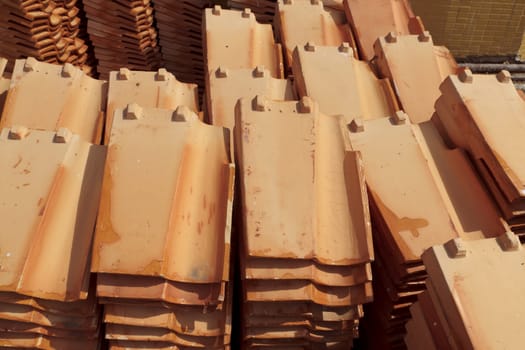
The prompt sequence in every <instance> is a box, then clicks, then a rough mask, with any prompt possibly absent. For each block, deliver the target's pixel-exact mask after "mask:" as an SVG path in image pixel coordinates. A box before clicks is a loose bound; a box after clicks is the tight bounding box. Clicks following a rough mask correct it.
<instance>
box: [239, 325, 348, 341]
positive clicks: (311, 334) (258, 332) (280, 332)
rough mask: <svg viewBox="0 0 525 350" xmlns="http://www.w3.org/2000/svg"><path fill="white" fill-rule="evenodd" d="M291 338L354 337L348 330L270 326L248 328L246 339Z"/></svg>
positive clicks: (329, 338) (314, 339)
mask: <svg viewBox="0 0 525 350" xmlns="http://www.w3.org/2000/svg"><path fill="white" fill-rule="evenodd" d="M283 338H291V339H294V340H297V339H306V340H309V341H312V342H316V341H319V340H320V339H326V341H328V342H337V341H345V340H349V339H351V338H352V333H351V332H348V331H347V330H343V331H330V332H323V331H311V330H309V329H308V328H307V327H286V328H283V329H281V328H277V327H275V328H274V327H268V328H255V329H248V330H247V332H246V335H245V339H257V340H262V339H283Z"/></svg>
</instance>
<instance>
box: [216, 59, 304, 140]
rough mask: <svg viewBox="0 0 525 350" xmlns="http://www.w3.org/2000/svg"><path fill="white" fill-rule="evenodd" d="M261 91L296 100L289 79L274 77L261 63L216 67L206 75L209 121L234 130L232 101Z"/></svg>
mask: <svg viewBox="0 0 525 350" xmlns="http://www.w3.org/2000/svg"><path fill="white" fill-rule="evenodd" d="M255 95H264V96H268V98H270V99H272V100H277V101H285V100H296V99H297V96H296V93H295V90H294V89H293V84H292V82H291V81H290V80H284V79H276V78H273V77H272V76H271V73H270V71H268V69H266V68H265V67H263V66H258V67H255V68H254V69H251V68H250V69H228V68H218V69H216V70H214V71H211V72H210V73H209V74H208V76H207V88H206V105H207V111H208V115H209V121H210V123H212V124H213V125H219V126H224V127H227V128H229V129H230V130H233V127H234V125H235V105H236V104H237V101H238V100H239V99H240V98H242V97H251V96H255Z"/></svg>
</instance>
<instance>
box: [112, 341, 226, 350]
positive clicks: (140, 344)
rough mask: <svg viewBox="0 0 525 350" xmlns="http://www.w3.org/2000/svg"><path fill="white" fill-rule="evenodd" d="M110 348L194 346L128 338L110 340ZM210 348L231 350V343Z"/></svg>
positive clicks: (164, 349) (148, 349)
mask: <svg viewBox="0 0 525 350" xmlns="http://www.w3.org/2000/svg"><path fill="white" fill-rule="evenodd" d="M109 349H110V350H136V349H140V350H192V349H195V348H194V347H186V346H179V345H175V344H173V343H167V342H157V341H128V340H110V341H109ZM208 349H210V350H230V346H229V345H223V346H218V347H208Z"/></svg>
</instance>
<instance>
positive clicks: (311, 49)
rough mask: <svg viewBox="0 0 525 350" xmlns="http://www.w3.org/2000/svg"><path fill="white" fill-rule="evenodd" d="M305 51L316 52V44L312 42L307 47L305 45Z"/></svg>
mask: <svg viewBox="0 0 525 350" xmlns="http://www.w3.org/2000/svg"><path fill="white" fill-rule="evenodd" d="M304 49H305V50H306V51H309V52H314V51H315V43H314V42H312V41H309V42H307V43H306V45H304Z"/></svg>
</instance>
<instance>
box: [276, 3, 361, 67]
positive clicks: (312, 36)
mask: <svg viewBox="0 0 525 350" xmlns="http://www.w3.org/2000/svg"><path fill="white" fill-rule="evenodd" d="M277 3H278V5H277V12H276V14H275V21H274V25H275V27H276V28H275V30H276V32H277V33H278V35H279V37H280V40H281V42H282V44H283V47H284V51H285V53H286V55H285V60H286V63H287V67H288V68H291V67H292V61H293V58H292V53H293V50H294V49H295V47H296V46H303V45H305V44H306V43H307V42H313V43H315V44H317V45H320V46H339V45H341V43H343V42H347V43H351V45H352V46H353V47H352V48H355V43H354V37H353V35H352V31H351V29H350V26H349V25H348V23H347V22H346V17H345V15H344V13H343V12H342V11H334V10H329V9H327V10H325V9H324V6H323V3H322V2H321V1H310V0H294V1H283V0H279V1H278V2H277ZM353 52H355V50H353Z"/></svg>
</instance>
